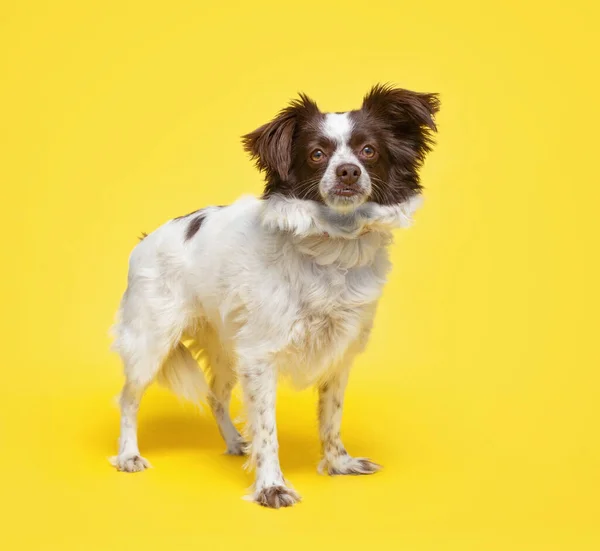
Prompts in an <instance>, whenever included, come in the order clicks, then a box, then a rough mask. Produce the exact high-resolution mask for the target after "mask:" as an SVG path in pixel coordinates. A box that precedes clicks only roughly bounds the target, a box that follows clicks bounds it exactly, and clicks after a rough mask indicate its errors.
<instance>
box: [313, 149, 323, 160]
mask: <svg viewBox="0 0 600 551" xmlns="http://www.w3.org/2000/svg"><path fill="white" fill-rule="evenodd" d="M323 159H325V153H323V152H322V151H321V150H320V149H315V150H314V151H313V152H312V153H311V154H310V160H311V161H313V162H315V163H320V162H321V161H322V160H323Z"/></svg>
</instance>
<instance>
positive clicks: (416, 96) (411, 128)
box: [362, 84, 440, 155]
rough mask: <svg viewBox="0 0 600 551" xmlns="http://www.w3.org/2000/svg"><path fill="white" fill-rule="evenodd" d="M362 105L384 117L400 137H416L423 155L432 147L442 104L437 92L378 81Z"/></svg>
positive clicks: (414, 138) (365, 108) (368, 110)
mask: <svg viewBox="0 0 600 551" xmlns="http://www.w3.org/2000/svg"><path fill="white" fill-rule="evenodd" d="M362 108H363V110H364V111H367V112H369V113H370V114H372V115H374V116H375V117H378V118H379V119H380V120H382V121H383V122H384V123H385V124H386V126H388V127H389V128H390V129H391V130H392V132H393V133H394V135H395V136H396V137H398V138H399V139H409V140H411V141H413V142H414V146H415V147H416V149H417V150H418V153H419V154H420V155H424V154H425V153H427V152H428V151H429V150H430V148H431V145H432V143H433V140H432V136H431V134H432V133H433V132H437V127H436V125H435V119H434V116H435V114H436V113H437V112H438V111H439V108H440V100H439V97H438V95H437V94H421V93H419V92H411V91H410V90H405V89H403V88H394V87H392V86H390V85H386V84H378V85H376V86H374V87H373V88H372V89H371V90H370V91H369V93H368V94H367V95H366V96H365V98H364V101H363V105H362Z"/></svg>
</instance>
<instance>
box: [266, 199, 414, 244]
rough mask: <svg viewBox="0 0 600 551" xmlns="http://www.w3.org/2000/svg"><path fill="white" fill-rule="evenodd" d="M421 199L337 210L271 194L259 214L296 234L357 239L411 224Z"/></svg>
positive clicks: (271, 225)
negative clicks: (349, 210) (346, 211)
mask: <svg viewBox="0 0 600 551" xmlns="http://www.w3.org/2000/svg"><path fill="white" fill-rule="evenodd" d="M421 202H422V197H421V195H413V196H412V197H411V198H409V199H407V200H406V201H404V202H402V203H397V204H395V205H379V204H377V203H372V202H367V203H364V204H362V205H361V206H360V207H358V208H357V209H355V210H354V211H351V212H348V213H340V212H336V211H334V210H333V209H331V208H329V207H328V206H326V205H324V204H321V203H317V202H316V201H306V200H303V199H291V198H288V197H283V196H281V195H273V196H271V197H269V198H267V199H264V201H263V210H262V216H261V218H262V224H263V226H264V227H266V228H268V229H271V230H279V231H284V232H291V233H293V234H294V235H296V236H299V237H300V236H304V237H309V236H322V237H332V238H343V239H356V238H357V237H359V236H361V235H363V234H365V233H367V232H371V231H384V232H389V231H391V230H393V229H396V228H406V227H408V226H410V225H411V224H412V215H413V213H414V212H415V210H416V209H417V208H418V207H419V206H420V205H421Z"/></svg>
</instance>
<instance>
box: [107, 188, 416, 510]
mask: <svg viewBox="0 0 600 551" xmlns="http://www.w3.org/2000/svg"><path fill="white" fill-rule="evenodd" d="M418 201H419V198H418V197H416V196H415V197H414V198H413V199H411V200H410V201H407V202H405V203H402V204H400V205H396V206H393V207H388V206H380V205H377V204H374V203H370V202H368V203H365V204H363V205H361V206H360V207H359V208H358V209H356V210H355V211H354V212H352V213H346V214H344V213H339V212H335V211H333V210H332V209H330V208H328V207H327V206H325V205H321V204H317V203H315V202H310V201H301V200H296V199H287V198H284V197H279V196H274V197H271V198H269V199H266V200H260V199H256V198H254V197H243V198H241V199H239V200H238V201H237V202H235V203H234V204H232V205H230V206H228V207H223V208H209V209H205V211H204V220H203V223H202V226H201V228H200V230H199V231H198V232H197V233H196V234H195V235H194V236H193V237H192V238H191V239H189V240H186V238H185V234H186V230H187V228H188V225H189V222H190V220H191V219H192V217H189V218H183V219H175V220H171V221H169V222H167V223H166V224H164V225H163V226H161V227H160V228H158V229H157V230H156V231H154V232H152V233H151V234H150V235H148V236H147V237H146V238H145V239H144V240H143V241H141V242H140V243H139V244H138V245H137V246H136V247H135V249H134V250H133V252H132V254H131V257H130V261H129V276H128V286H127V290H126V292H125V294H124V296H123V299H122V303H121V306H120V310H119V317H118V322H117V324H116V326H115V328H114V333H115V337H116V339H115V343H114V349H115V350H116V351H117V352H118V353H119V354H120V355H121V357H122V359H123V362H124V366H125V376H126V384H125V387H124V390H123V393H122V395H121V407H122V420H121V437H120V447H119V455H118V456H117V457H116V458H114V459H113V463H114V464H115V466H116V467H117V468H118V469H119V470H124V471H136V470H143V469H144V468H146V467H147V466H148V462H147V461H146V460H145V459H144V458H142V457H141V455H140V453H139V449H138V444H137V434H136V415H137V409H138V407H139V401H140V399H141V396H142V394H143V392H144V390H145V389H146V387H147V386H148V385H149V384H150V383H151V382H152V381H154V380H156V379H158V381H159V382H162V383H163V384H165V385H166V386H168V387H170V388H171V389H172V390H173V391H175V392H176V393H178V394H180V395H182V396H184V397H186V398H189V399H192V400H197V399H199V398H201V397H206V398H207V399H208V402H209V404H210V406H211V408H212V410H213V413H214V414H215V418H216V419H217V422H218V423H219V428H220V430H221V433H222V435H223V437H224V439H225V441H226V444H227V450H228V452H229V453H236V454H241V453H242V452H243V451H244V442H243V441H242V438H241V437H240V435H239V433H238V432H237V429H236V428H235V427H234V425H233V423H232V422H231V419H230V417H229V412H228V406H229V397H230V395H231V389H232V387H233V385H234V383H235V382H236V380H239V381H240V383H241V387H242V392H243V398H244V403H245V406H246V409H247V417H248V419H247V421H248V425H247V436H248V438H249V440H250V447H249V451H250V464H251V465H253V466H255V468H256V483H255V487H254V494H253V498H254V499H256V500H257V501H260V500H261V499H264V494H265V492H267V493H268V492H269V491H272V490H273V491H274V489H275V490H276V491H277V492H279V493H280V497H279V499H280V500H281V503H282V504H286V505H287V504H291V503H293V502H295V501H297V500H298V499H299V497H298V496H297V494H295V492H294V491H293V490H291V489H290V488H288V487H286V485H285V484H286V483H285V481H284V478H283V475H282V473H281V468H280V466H279V459H278V441H277V431H276V423H275V391H276V381H277V377H278V375H283V376H287V377H289V378H290V379H291V380H292V382H293V383H294V384H295V385H296V386H297V387H306V386H309V385H317V386H319V387H320V388H321V390H322V391H323V392H322V394H323V396H321V401H322V408H321V413H322V415H321V417H322V419H321V437H322V441H323V449H324V459H323V463H322V465H321V467H322V468H324V469H326V470H329V471H330V472H360V469H361V468H363V467H364V465H365V464H364V463H361V461H365V460H362V459H360V458H359V459H355V458H351V457H350V456H348V455H347V454H346V453H345V451H344V453H343V454H342V453H341V451H340V450H343V446H341V441H340V440H339V424H340V422H341V396H343V389H344V387H345V381H346V379H347V371H348V370H349V367H350V364H351V361H352V359H353V357H354V356H355V355H356V354H357V353H359V352H360V351H361V350H362V348H363V347H364V345H365V344H366V341H367V338H368V334H369V331H370V329H371V325H372V323H373V317H374V314H375V309H376V305H377V301H378V299H379V296H380V294H381V291H382V288H383V285H384V283H385V280H386V275H387V273H388V270H389V267H390V264H389V261H388V255H387V250H386V247H387V245H389V243H390V242H391V230H392V229H394V228H396V227H405V226H406V225H407V224H408V223H409V222H410V217H411V215H412V212H413V211H414V210H415V208H416V207H417V206H418ZM183 343H186V345H187V346H184V345H183ZM200 353H201V354H204V356H205V357H206V371H207V375H208V379H209V383H210V385H209V384H207V382H206V380H205V378H204V376H203V374H202V371H201V370H200V369H199V368H198V364H197V362H196V359H197V357H198V354H200ZM209 387H210V388H209ZM328 388H329V389H332V388H333V389H338V390H337V391H336V392H337V394H336V393H335V392H333V391H330V392H329V395H328V394H327V392H326V391H325V390H323V389H328ZM338 405H339V407H338ZM329 421H331V422H329ZM331 450H334V451H331ZM335 450H337V451H338V452H340V453H338V454H337V455H336V454H335ZM364 468H367V467H364ZM369 468H371V467H369ZM344 469H346V471H344ZM367 472H372V471H367Z"/></svg>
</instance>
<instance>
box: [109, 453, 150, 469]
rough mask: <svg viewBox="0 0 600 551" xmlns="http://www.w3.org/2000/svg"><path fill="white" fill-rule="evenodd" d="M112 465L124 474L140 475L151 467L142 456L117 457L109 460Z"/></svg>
mask: <svg viewBox="0 0 600 551" xmlns="http://www.w3.org/2000/svg"><path fill="white" fill-rule="evenodd" d="M109 461H110V464H111V465H112V466H113V467H115V468H116V469H117V471H122V472H124V473H138V472H141V471H145V470H146V469H149V468H150V467H151V465H150V463H149V462H148V460H147V459H144V458H143V457H142V456H141V455H117V456H115V457H111V458H110V459H109Z"/></svg>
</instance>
